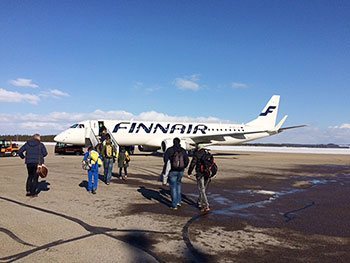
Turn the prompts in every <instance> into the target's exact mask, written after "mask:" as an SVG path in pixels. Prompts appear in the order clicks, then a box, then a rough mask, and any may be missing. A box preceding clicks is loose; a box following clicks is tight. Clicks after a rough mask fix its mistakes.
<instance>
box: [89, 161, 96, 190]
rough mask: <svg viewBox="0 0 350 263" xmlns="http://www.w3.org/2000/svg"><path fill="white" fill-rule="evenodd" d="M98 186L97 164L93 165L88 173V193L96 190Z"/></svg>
mask: <svg viewBox="0 0 350 263" xmlns="http://www.w3.org/2000/svg"><path fill="white" fill-rule="evenodd" d="M97 186H98V164H93V165H92V167H91V169H90V170H89V171H88V191H92V190H96V189H97Z"/></svg>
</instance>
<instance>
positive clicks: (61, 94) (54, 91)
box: [39, 89, 69, 99]
mask: <svg viewBox="0 0 350 263" xmlns="http://www.w3.org/2000/svg"><path fill="white" fill-rule="evenodd" d="M39 96H40V97H46V98H47V97H51V98H55V99H59V98H62V97H69V94H68V93H66V92H63V91H61V90H58V89H50V90H49V91H43V92H41V93H40V94H39Z"/></svg>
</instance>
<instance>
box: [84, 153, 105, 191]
mask: <svg viewBox="0 0 350 263" xmlns="http://www.w3.org/2000/svg"><path fill="white" fill-rule="evenodd" d="M83 161H84V162H87V163H88V164H89V169H88V189H87V190H88V191H89V192H91V193H92V194H96V190H97V186H98V167H99V166H101V165H102V160H101V159H100V155H99V153H98V152H96V151H95V150H94V149H93V147H92V146H90V147H89V148H88V150H87V152H86V153H85V154H84V158H83Z"/></svg>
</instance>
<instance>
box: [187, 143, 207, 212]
mask: <svg viewBox="0 0 350 263" xmlns="http://www.w3.org/2000/svg"><path fill="white" fill-rule="evenodd" d="M205 154H206V150H205V149H204V148H203V147H201V146H199V147H197V148H196V149H195V151H194V155H193V158H192V161H191V164H190V167H189V168H188V175H191V174H192V171H193V169H194V168H195V170H196V175H195V176H196V180H197V187H198V192H199V197H198V207H199V208H200V209H201V211H202V212H209V211H210V208H209V202H208V198H207V194H206V190H207V188H208V185H209V183H210V178H206V177H205V176H204V175H203V174H202V173H201V171H200V165H201V160H202V158H203V156H204V155H205Z"/></svg>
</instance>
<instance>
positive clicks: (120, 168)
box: [119, 166, 128, 177]
mask: <svg viewBox="0 0 350 263" xmlns="http://www.w3.org/2000/svg"><path fill="white" fill-rule="evenodd" d="M122 171H123V167H119V176H120V177H121V176H122ZM124 173H125V175H128V167H126V166H125V167H124Z"/></svg>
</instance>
